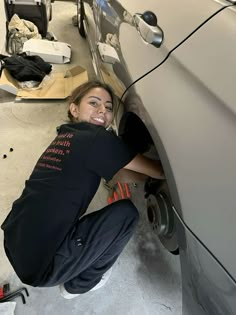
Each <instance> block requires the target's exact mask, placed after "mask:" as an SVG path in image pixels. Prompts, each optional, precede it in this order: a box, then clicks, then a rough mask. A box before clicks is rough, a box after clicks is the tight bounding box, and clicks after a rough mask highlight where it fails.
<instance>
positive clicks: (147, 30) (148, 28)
mask: <svg viewBox="0 0 236 315" xmlns="http://www.w3.org/2000/svg"><path fill="white" fill-rule="evenodd" d="M133 18H134V24H135V27H136V29H137V30H138V32H139V34H140V35H141V37H142V39H143V40H144V41H145V42H147V43H148V44H151V45H153V46H155V47H157V48H159V47H161V44H162V42H163V40H164V32H163V30H162V29H161V28H160V26H158V24H157V17H156V15H155V14H154V13H153V12H151V11H145V12H144V13H143V14H138V13H136V14H135V15H134V16H133Z"/></svg>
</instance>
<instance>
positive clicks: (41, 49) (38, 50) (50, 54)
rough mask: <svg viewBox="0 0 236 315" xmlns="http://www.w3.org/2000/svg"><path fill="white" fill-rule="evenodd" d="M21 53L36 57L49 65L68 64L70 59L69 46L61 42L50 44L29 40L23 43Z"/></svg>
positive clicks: (43, 41)
mask: <svg viewBox="0 0 236 315" xmlns="http://www.w3.org/2000/svg"><path fill="white" fill-rule="evenodd" d="M23 52H25V53H26V54H27V55H29V56H32V55H37V56H40V57H41V58H43V60H44V61H47V62H50V63H68V62H70V58H71V46H70V45H69V44H67V43H62V42H51V41H48V40H43V39H33V38H32V39H29V40H27V41H26V42H25V43H24V46H23Z"/></svg>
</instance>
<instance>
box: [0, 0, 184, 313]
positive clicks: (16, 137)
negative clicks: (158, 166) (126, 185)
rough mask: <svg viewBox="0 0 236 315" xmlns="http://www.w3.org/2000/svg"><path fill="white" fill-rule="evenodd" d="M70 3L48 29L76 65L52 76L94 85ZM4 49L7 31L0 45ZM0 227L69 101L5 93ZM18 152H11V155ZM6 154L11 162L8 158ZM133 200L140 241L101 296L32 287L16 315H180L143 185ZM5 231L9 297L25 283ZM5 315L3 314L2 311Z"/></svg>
mask: <svg viewBox="0 0 236 315" xmlns="http://www.w3.org/2000/svg"><path fill="white" fill-rule="evenodd" d="M74 14H76V5H75V3H73V2H68V1H67V2H63V1H56V2H54V3H53V19H52V21H51V22H50V27H49V30H51V31H53V32H54V33H55V35H56V36H57V38H58V40H59V41H65V42H67V43H70V44H71V45H72V59H71V63H70V64H67V65H53V68H54V69H61V70H62V71H63V70H64V69H67V68H70V67H72V66H74V65H77V64H79V65H81V66H83V67H85V68H86V69H87V70H88V73H89V77H90V78H93V77H94V76H95V75H94V71H93V68H92V63H91V58H90V53H89V50H88V46H87V43H86V41H85V40H83V39H81V38H80V36H79V33H78V30H77V28H76V27H74V26H73V25H72V20H71V18H72V16H73V15H74ZM0 17H1V19H0V23H1V25H0V28H1V30H4V27H5V12H4V8H3V1H2V2H1V4H0ZM3 44H4V32H1V35H0V45H3ZM0 100H1V105H0V134H1V142H0V169H1V178H0V200H1V203H0V222H1V223H2V221H3V220H4V218H5V217H6V215H7V214H8V212H9V210H10V208H11V204H12V202H13V201H14V200H15V199H16V198H17V197H18V196H19V195H20V194H21V192H22V189H23V187H24V182H25V180H26V179H27V178H28V176H29V175H30V173H31V171H32V168H33V167H34V164H35V162H36V161H37V159H38V157H39V156H40V154H41V153H42V151H43V150H44V149H45V148H46V146H47V145H48V144H49V143H50V142H51V140H52V139H53V138H54V137H55V135H56V126H58V125H59V124H61V123H64V121H65V119H66V112H67V101H58V100H56V101H50V102H49V101H44V102H39V101H34V102H32V101H27V102H25V101H23V102H14V97H13V96H12V95H11V94H8V93H6V92H3V91H1V90H0ZM10 148H13V150H14V151H13V152H9V149H10ZM3 154H6V155H7V158H6V159H3V158H2V156H3ZM131 191H132V200H133V202H134V203H135V204H136V206H137V208H138V209H139V211H140V222H139V225H138V228H137V230H136V233H135V235H134V236H133V237H132V239H131V241H130V242H129V244H128V246H127V247H126V248H125V250H124V252H123V253H122V255H121V256H120V258H119V259H118V261H117V262H116V264H115V265H114V268H113V273H112V276H111V278H110V280H109V282H108V283H107V285H106V286H105V287H104V288H102V289H101V290H98V291H95V292H90V293H87V294H85V295H83V296H80V297H78V298H75V299H73V300H65V299H63V298H62V297H61V296H60V294H59V289H58V287H53V288H33V287H30V286H27V288H28V290H29V293H30V297H29V298H27V303H26V304H25V305H23V304H22V302H21V299H20V298H16V300H15V301H16V308H15V313H14V314H16V315H23V314H24V315H25V314H26V315H49V314H50V315H54V314H57V315H67V314H69V315H70V314H81V315H110V314H112V315H145V314H148V315H161V314H165V315H168V314H175V315H180V314H181V278H180V264H179V258H178V257H176V256H172V255H171V254H169V253H168V252H167V251H166V250H165V249H164V248H163V246H162V245H161V243H160V242H159V240H158V238H157V237H156V236H155V235H154V233H153V232H152V230H151V229H150V227H149V225H148V222H147V218H146V206H145V200H144V198H143V197H142V196H143V185H142V184H139V185H138V187H137V188H135V187H131ZM106 198H107V192H106V191H105V190H104V188H103V187H101V188H100V189H99V191H98V193H97V194H96V196H95V198H94V200H93V202H92V204H91V206H90V209H89V211H93V210H95V209H99V208H101V207H103V206H104V205H105V204H106ZM2 241H3V235H2V231H1V232H0V244H1V245H0V266H1V268H0V285H1V284H4V283H5V282H9V283H10V285H11V289H12V290H16V289H17V288H19V287H20V286H22V283H21V282H20V280H19V279H18V277H17V276H16V274H15V272H14V270H13V269H12V267H11V265H10V264H9V262H8V260H7V258H6V256H5V253H4V250H3V246H2ZM0 314H1V310H0Z"/></svg>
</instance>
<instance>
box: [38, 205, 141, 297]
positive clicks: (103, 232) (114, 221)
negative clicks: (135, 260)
mask: <svg viewBox="0 0 236 315" xmlns="http://www.w3.org/2000/svg"><path fill="white" fill-rule="evenodd" d="M138 217H139V215H138V211H137V209H136V208H135V206H134V205H133V203H132V202H131V201H130V200H128V199H124V200H119V201H117V202H115V203H112V204H110V205H108V206H106V207H105V208H103V209H101V210H99V211H96V212H93V213H90V214H88V215H85V216H84V217H82V218H81V219H80V220H79V221H78V223H77V224H76V225H75V226H74V228H73V229H72V231H71V232H70V233H69V234H68V235H67V237H66V239H65V240H64V242H63V243H62V246H61V247H60V248H59V249H58V251H57V253H56V255H55V257H54V261H53V264H52V270H51V271H50V273H49V275H48V277H47V280H46V283H45V284H44V285H43V286H53V285H57V284H60V283H64V285H65V288H66V290H67V291H68V292H70V293H85V292H87V291H89V290H91V289H92V288H93V287H94V286H95V285H96V284H97V283H98V282H99V281H100V280H101V278H102V275H103V274H104V273H105V272H106V271H107V270H108V269H110V268H111V266H112V265H113V264H114V262H115V261H116V259H117V258H118V256H119V255H120V253H121V252H122V250H123V248H124V247H125V245H126V244H127V242H128V241H129V239H130V237H131V236H132V234H133V231H134V228H135V225H136V223H137V221H138Z"/></svg>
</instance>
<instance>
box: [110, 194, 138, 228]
mask: <svg viewBox="0 0 236 315" xmlns="http://www.w3.org/2000/svg"><path fill="white" fill-rule="evenodd" d="M112 205H113V207H114V208H113V210H114V211H115V212H116V213H117V215H118V216H119V218H122V219H124V220H130V221H132V222H134V223H135V222H137V221H138V219H139V213H138V210H137V208H136V207H135V206H134V204H133V203H132V201H131V200H129V199H122V200H119V201H117V202H115V203H113V204H112Z"/></svg>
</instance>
